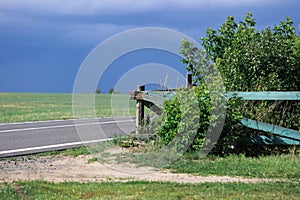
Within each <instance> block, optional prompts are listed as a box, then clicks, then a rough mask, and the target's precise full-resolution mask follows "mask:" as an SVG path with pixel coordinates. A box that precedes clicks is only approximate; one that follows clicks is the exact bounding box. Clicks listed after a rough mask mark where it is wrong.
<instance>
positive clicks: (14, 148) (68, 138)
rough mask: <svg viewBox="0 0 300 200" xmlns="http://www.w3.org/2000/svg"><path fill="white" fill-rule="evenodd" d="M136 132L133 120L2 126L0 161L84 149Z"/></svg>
mask: <svg viewBox="0 0 300 200" xmlns="http://www.w3.org/2000/svg"><path fill="white" fill-rule="evenodd" d="M134 130H135V123H134V119H133V117H118V118H103V119H80V120H79V119H78V120H55V121H42V122H23V123H8V124H0V157H8V156H16V155H24V154H31V153H39V152H45V151H52V150H62V149H67V148H72V147H78V146H83V145H87V144H92V143H97V142H101V141H106V140H109V139H111V138H113V137H114V136H116V135H126V134H129V133H130V132H132V131H134Z"/></svg>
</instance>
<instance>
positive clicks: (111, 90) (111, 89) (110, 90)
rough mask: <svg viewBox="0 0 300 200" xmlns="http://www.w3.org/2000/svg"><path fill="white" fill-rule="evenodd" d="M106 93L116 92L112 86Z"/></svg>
mask: <svg viewBox="0 0 300 200" xmlns="http://www.w3.org/2000/svg"><path fill="white" fill-rule="evenodd" d="M108 93H109V94H114V93H116V92H115V90H114V88H110V89H109V91H108Z"/></svg>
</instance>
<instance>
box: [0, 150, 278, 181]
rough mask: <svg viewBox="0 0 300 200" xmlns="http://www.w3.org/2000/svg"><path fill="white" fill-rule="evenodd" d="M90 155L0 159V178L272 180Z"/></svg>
mask: <svg viewBox="0 0 300 200" xmlns="http://www.w3.org/2000/svg"><path fill="white" fill-rule="evenodd" d="M92 158H94V155H84V156H78V157H72V156H62V155H58V156H43V157H36V156H33V157H32V156H31V157H27V156H24V157H19V158H17V159H3V160H1V161H0V181H2V182H12V181H18V180H45V181H51V182H62V181H77V182H93V181H94V182H99V181H131V180H147V181H170V182H179V183H203V182H246V183H258V182H269V181H274V180H268V179H249V178H242V177H227V176H222V177H221V176H205V177H203V176H194V175H189V174H182V173H176V174H174V173H171V172H170V171H166V170H157V169H154V168H150V167H136V166H135V165H133V164H130V163H116V162H110V163H100V162H91V163H89V160H90V159H92Z"/></svg>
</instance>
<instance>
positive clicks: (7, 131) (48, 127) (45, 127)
mask: <svg viewBox="0 0 300 200" xmlns="http://www.w3.org/2000/svg"><path fill="white" fill-rule="evenodd" d="M133 121H134V120H132V119H130V120H120V121H107V122H94V123H84V124H76V123H74V124H68V125H59V126H43V127H34V128H20V129H9V130H2V131H0V133H9V132H19V131H29V130H40V129H53V128H66V127H72V126H74V127H76V126H89V125H97V124H98V125H101V124H113V123H125V122H133Z"/></svg>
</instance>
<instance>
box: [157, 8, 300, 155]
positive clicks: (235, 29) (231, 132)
mask: <svg viewBox="0 0 300 200" xmlns="http://www.w3.org/2000/svg"><path fill="white" fill-rule="evenodd" d="M255 24H256V23H255V20H254V18H252V14H250V13H248V14H247V15H246V16H245V17H244V21H241V22H239V23H236V22H235V21H234V18H233V17H228V19H227V21H226V22H225V23H224V24H223V25H222V26H221V27H220V28H219V29H218V30H217V31H216V30H213V29H208V30H207V37H205V38H201V40H202V45H203V47H204V48H205V50H206V51H204V50H199V49H197V48H196V47H194V46H193V44H192V43H189V42H188V41H186V40H184V41H183V42H182V46H181V54H183V55H184V57H185V59H183V60H182V62H183V63H185V64H187V70H188V71H189V72H191V73H192V74H193V81H194V84H197V85H198V86H197V87H194V88H193V89H192V90H191V91H190V92H186V91H180V92H178V94H177V95H176V97H175V98H174V100H172V101H167V102H166V103H165V105H164V113H165V114H164V115H162V116H161V117H160V121H159V123H160V126H159V127H160V128H159V129H158V130H157V132H158V134H159V135H160V136H161V138H162V140H163V141H164V142H165V143H166V144H169V143H170V142H171V141H173V140H174V138H178V139H179V140H180V142H179V143H178V141H177V143H176V144H179V146H177V147H176V148H181V147H183V146H185V145H188V144H189V143H188V142H187V141H192V144H191V146H190V149H193V150H199V149H201V147H204V146H205V145H206V144H205V141H206V140H205V138H210V137H211V135H207V134H209V132H208V131H211V130H210V129H211V128H215V127H220V125H221V124H220V123H221V122H220V121H222V119H225V125H224V128H223V130H222V133H221V135H220V139H219V141H218V143H217V145H216V146H215V148H214V150H213V152H215V153H218V154H224V153H228V152H230V151H232V148H234V146H233V144H235V143H236V142H237V140H238V138H239V137H240V136H242V135H249V134H250V135H256V134H261V133H260V132H258V131H253V130H249V129H247V128H243V127H241V126H238V121H239V120H240V119H241V118H242V117H246V118H251V119H256V120H260V121H263V122H267V123H272V124H276V125H281V126H285V127H287V128H294V129H296V130H300V124H299V123H300V120H299V119H300V112H299V110H300V103H299V102H295V101H276V102H270V101H246V102H245V101H243V102H242V101H240V100H239V99H231V100H229V101H228V102H227V104H226V105H223V104H222V102H224V97H222V92H223V93H224V92H225V91H278V90H284V91H293V90H295V91H299V90H300V70H299V69H300V68H299V66H300V40H299V38H298V36H297V34H296V33H295V28H294V26H293V22H292V21H291V20H290V19H289V18H287V20H286V21H285V22H281V23H280V24H279V25H276V26H274V28H273V29H270V28H266V29H265V30H262V31H258V30H256V29H255ZM210 58H212V59H210ZM211 60H212V61H214V63H215V64H212V61H211ZM218 72H219V73H220V74H218ZM218 77H222V80H220V79H218ZM223 83H224V85H223ZM215 93H219V94H215ZM216 96H217V97H216ZM212 97H213V98H214V99H215V98H217V99H218V98H220V99H222V98H223V101H222V100H221V101H217V102H219V103H220V102H221V105H219V108H216V105H217V104H213V102H214V101H212ZM221 107H223V108H224V109H226V110H227V113H226V115H225V116H224V115H223V114H224V113H222V112H215V111H217V110H220V108H221ZM218 123H219V124H218ZM211 125H212V126H211ZM195 130H196V131H195ZM214 131H217V129H214ZM208 142H209V141H208Z"/></svg>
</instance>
